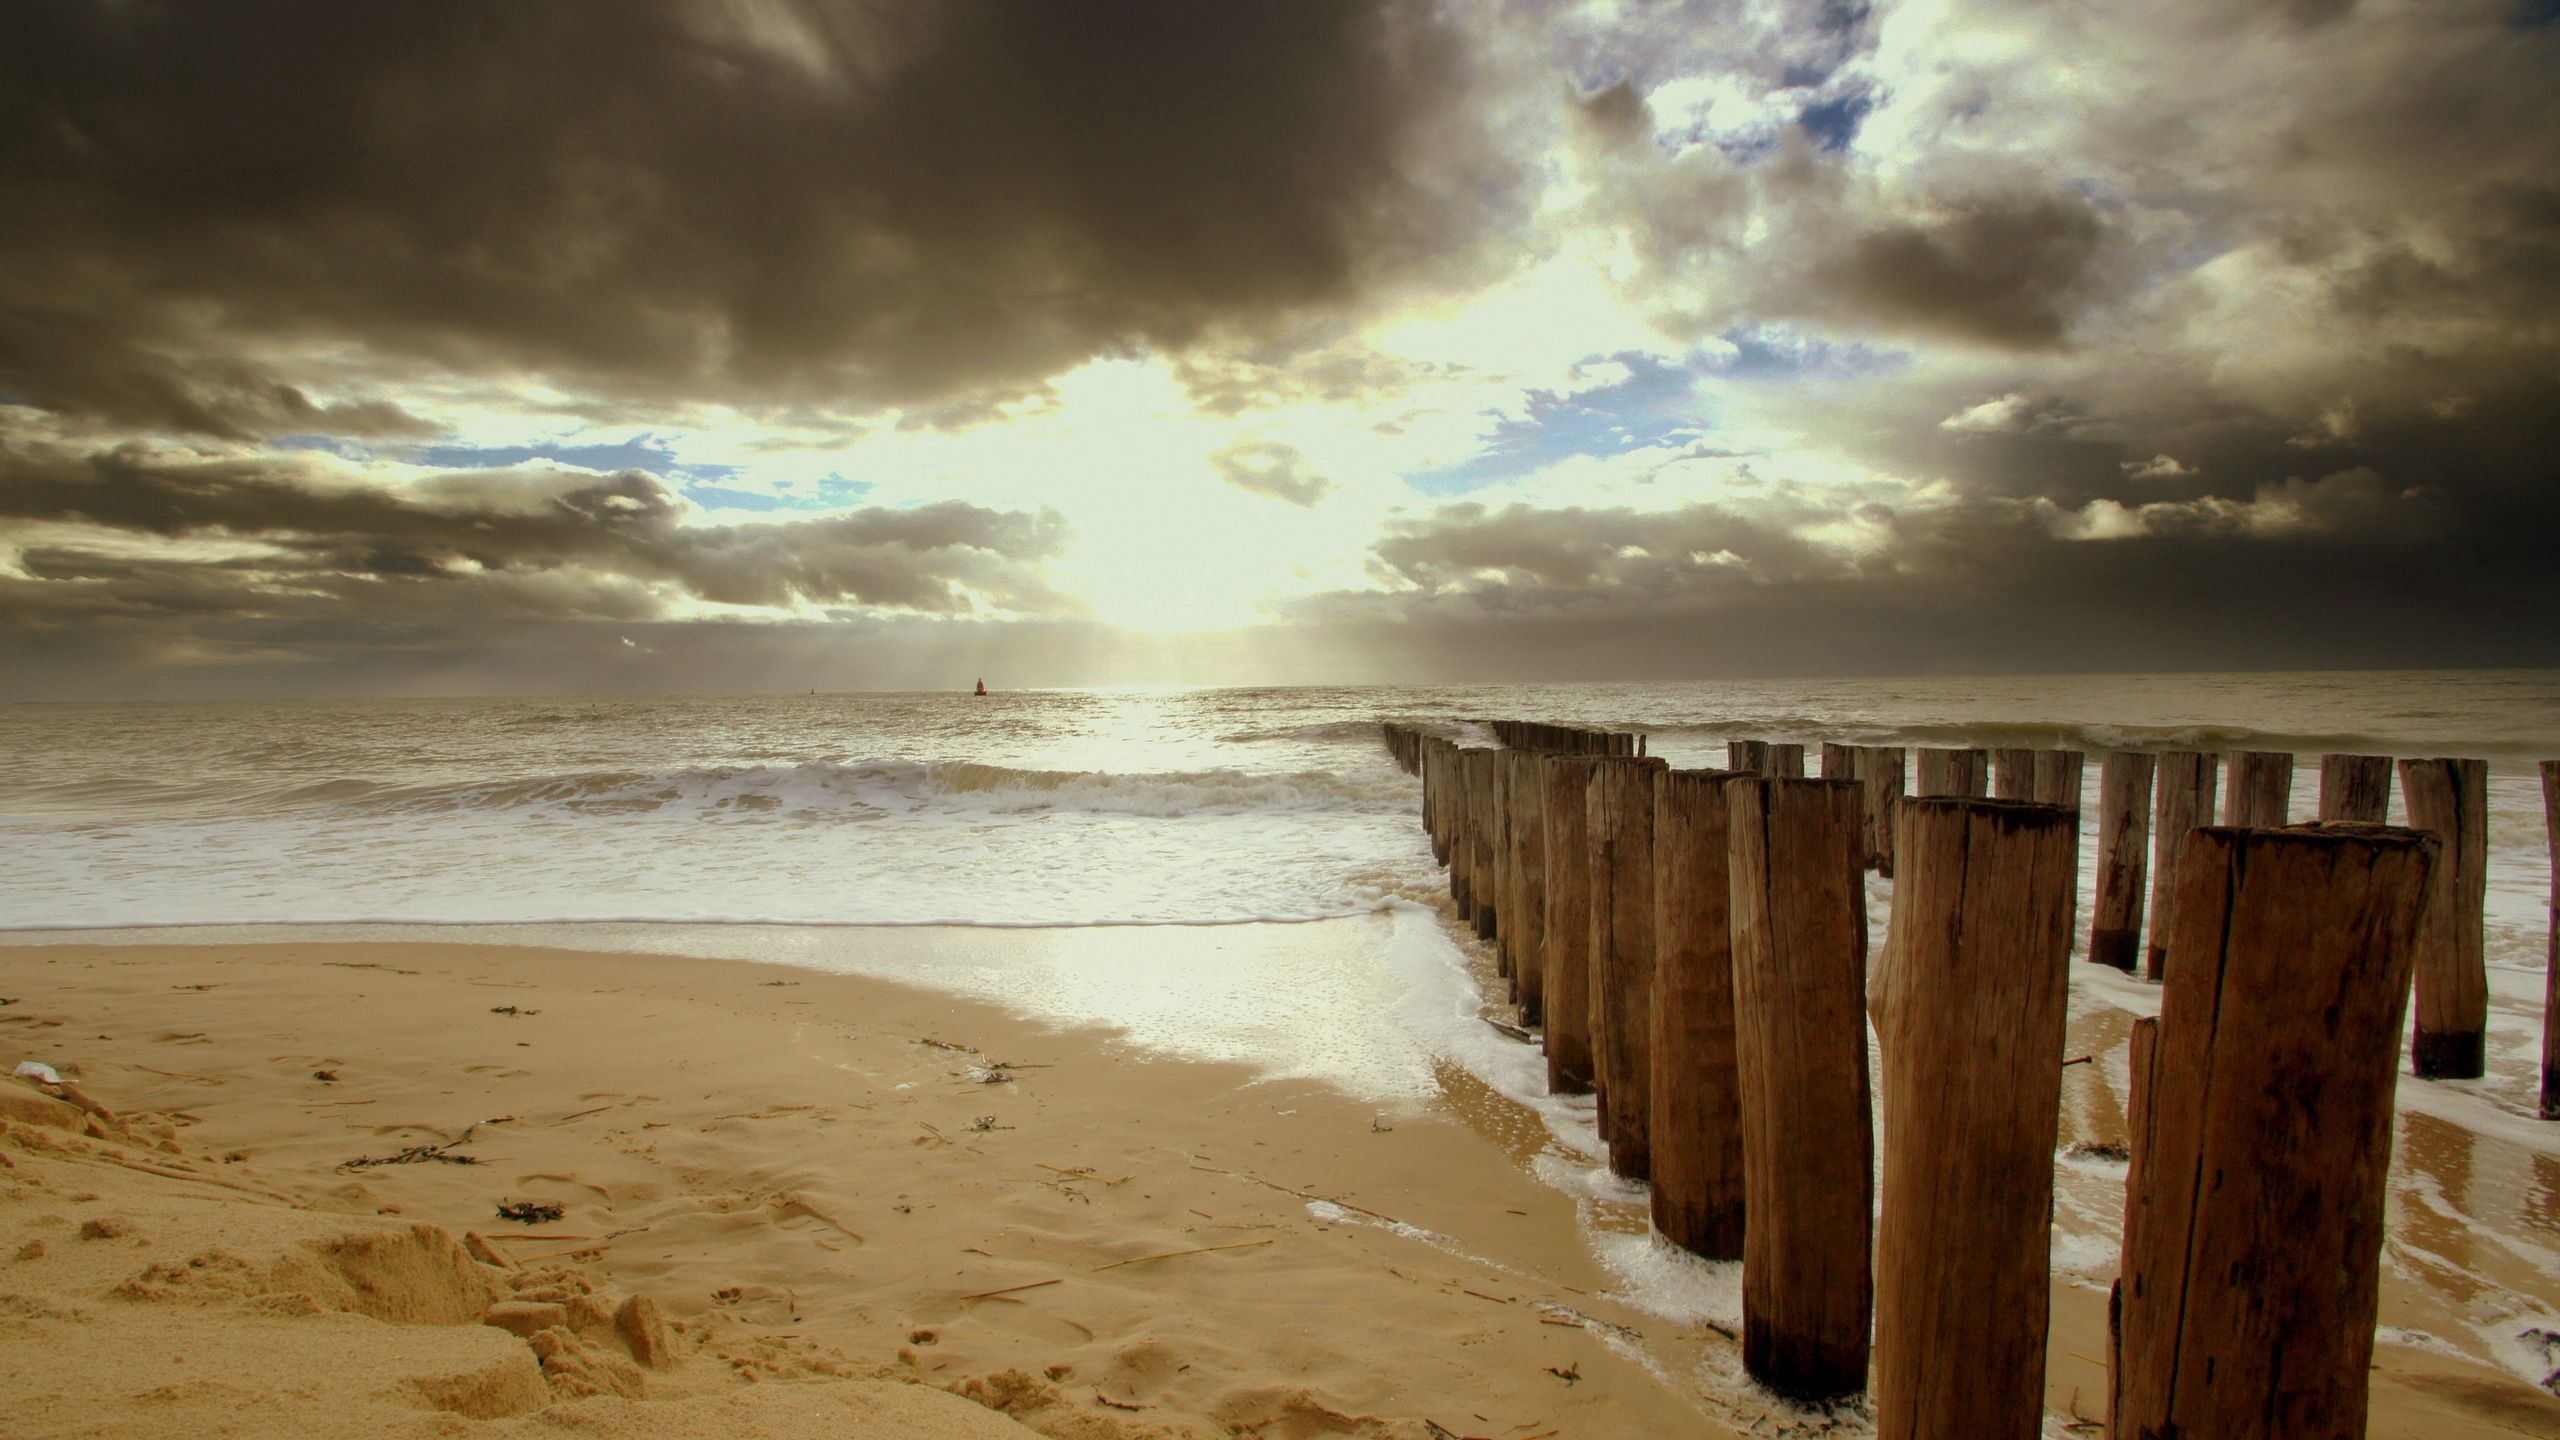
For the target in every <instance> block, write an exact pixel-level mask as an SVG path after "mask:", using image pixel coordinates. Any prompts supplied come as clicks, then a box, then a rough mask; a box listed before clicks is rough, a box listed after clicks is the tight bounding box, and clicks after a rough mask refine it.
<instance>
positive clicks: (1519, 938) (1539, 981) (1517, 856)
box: [1502, 750, 1547, 1025]
mask: <svg viewBox="0 0 2560 1440" xmlns="http://www.w3.org/2000/svg"><path fill="white" fill-rule="evenodd" d="M1505 758H1506V759H1507V760H1508V761H1509V762H1510V770H1511V777H1510V780H1509V783H1508V785H1507V787H1506V788H1507V789H1508V791H1509V793H1510V796H1511V814H1510V824H1509V825H1508V826H1507V827H1505V833H1506V835H1507V836H1508V838H1509V841H1510V845H1509V850H1508V859H1509V863H1508V865H1507V867H1506V869H1505V872H1504V880H1503V891H1502V893H1503V894H1504V895H1505V896H1506V897H1508V898H1507V899H1506V900H1505V901H1504V904H1503V911H1502V942H1503V944H1504V945H1506V946H1508V947H1509V948H1510V951H1511V980H1512V988H1513V989H1514V991H1515V992H1516V993H1517V994H1518V995H1519V997H1520V1023H1521V1024H1523V1025H1536V1024H1539V1023H1541V1021H1542V1019H1543V1017H1544V1015H1545V1005H1546V993H1547V986H1546V936H1545V933H1544V932H1545V920H1546V906H1545V903H1544V900H1545V896H1544V894H1543V890H1544V886H1545V881H1546V855H1547V793H1546V786H1545V784H1544V775H1543V773H1542V772H1541V771H1540V769H1539V766H1541V765H1543V764H1544V763H1545V762H1544V761H1542V760H1540V759H1539V758H1538V756H1537V755H1536V754H1535V753H1533V752H1531V751H1527V750H1515V751H1509V752H1506V754H1505Z"/></svg>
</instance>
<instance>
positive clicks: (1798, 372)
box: [1691, 325, 1911, 382]
mask: <svg viewBox="0 0 2560 1440" xmlns="http://www.w3.org/2000/svg"><path fill="white" fill-rule="evenodd" d="M1716 338H1717V339H1719V340H1722V341H1723V342H1725V344H1726V346H1728V347H1730V348H1729V349H1725V350H1720V351H1706V352H1701V353H1700V354H1699V355H1698V356H1697V357H1696V358H1695V359H1694V360H1693V361H1692V362H1691V365H1692V368H1693V369H1694V370H1695V371H1696V372H1697V373H1699V374H1701V375H1711V376H1715V377H1717V378H1719V379H1725V380H1746V381H1757V382H1784V381H1815V380H1855V379H1862V378H1864V377H1867V376H1871V375H1883V374H1889V373H1891V372H1893V371H1896V370H1900V369H1902V368H1904V367H1905V366H1907V365H1909V364H1910V363H1911V352H1910V351H1908V350H1893V349H1880V348H1878V347H1876V346H1872V345H1858V344H1842V343H1840V342H1838V341H1833V340H1825V339H1823V338H1822V337H1821V336H1819V335H1810V334H1806V333H1804V332H1802V331H1799V330H1795V329H1791V328H1789V327H1787V326H1783V325H1736V326H1732V327H1730V328H1728V329H1726V330H1724V331H1723V332H1722V333H1720V334H1718V335H1717V336H1716Z"/></svg>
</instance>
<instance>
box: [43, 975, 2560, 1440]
mask: <svg viewBox="0 0 2560 1440" xmlns="http://www.w3.org/2000/svg"><path fill="white" fill-rule="evenodd" d="M1277 929H1278V927H1244V928H1241V929H1235V930H1229V931H1226V932H1222V938H1223V940H1224V941H1225V943H1229V944H1246V945H1250V944H1252V943H1255V937H1256V936H1260V935H1267V934H1271V933H1273V932H1274V931H1276V930H1277ZM877 939H878V943H879V944H880V945H882V946H885V947H892V948H894V947H897V946H900V945H918V944H925V943H936V942H935V937H932V936H930V935H928V934H927V933H926V932H917V931H881V932H877ZM939 943H949V942H948V937H947V936H944V937H941V938H940V941H939ZM1016 943H1019V941H1018V940H1017V942H1016ZM1274 943H1278V942H1277V941H1275V942H1274ZM5 973H6V974H7V975H8V977H9V979H8V981H7V985H6V990H5V993H0V998H5V999H7V1000H8V1001H9V1002H10V1003H8V1004H7V1005H5V1006H0V1036H5V1037H6V1043H7V1049H8V1053H9V1058H10V1059H11V1060H12V1061H13V1062H14V1061H15V1060H16V1059H20V1058H24V1059H34V1060H39V1061H44V1062H47V1063H50V1064H53V1065H55V1066H57V1067H58V1068H59V1069H60V1070H61V1071H62V1072H63V1074H64V1076H65V1078H66V1079H68V1080H70V1081H71V1082H72V1083H73V1084H74V1085H75V1086H76V1087H77V1088H78V1090H79V1091H80V1093H81V1094H83V1095H85V1096H87V1097H89V1098H90V1099H92V1100H93V1101H94V1102H96V1104H97V1105H99V1106H100V1107H102V1108H104V1109H105V1110H107V1111H108V1112H110V1115H111V1117H112V1118H99V1117H95V1116H92V1115H89V1114H85V1113H83V1112H81V1111H79V1110H77V1109H74V1108H71V1107H70V1106H68V1105H64V1104H60V1103H58V1102H55V1101H52V1100H49V1099H46V1098H45V1097H43V1096H42V1095H40V1094H39V1093H38V1091H37V1089H36V1087H34V1086H33V1085H31V1084H29V1083H28V1082H25V1081H13V1082H10V1084H9V1086H8V1087H7V1090H6V1098H7V1106H8V1108H7V1110H6V1112H5V1114H6V1118H7V1129H6V1130H5V1132H0V1158H5V1160H6V1161H7V1171H6V1175H5V1192H0V1193H5V1197H6V1198H5V1203H0V1256H7V1257H9V1258H8V1259H6V1260H5V1261H0V1266H5V1271H0V1274H5V1278H0V1307H5V1308H6V1310H7V1312H8V1313H9V1314H10V1315H11V1316H12V1319H13V1322H14V1323H12V1324H11V1325H10V1326H9V1327H8V1329H7V1331H6V1333H5V1336H0V1354H4V1355H5V1357H6V1362H7V1363H6V1364H5V1365H4V1366H0V1372H5V1374H6V1376H7V1377H8V1378H7V1379H6V1380H5V1382H0V1385H4V1386H5V1388H4V1389H0V1433H5V1434H10V1435H29V1436H34V1435H47V1436H74V1435H79V1436H113V1435H135V1434H145V1433H157V1434H168V1433H185V1434H201V1435H240V1436H255V1435H297V1434H319V1433H331V1434H352V1433H365V1434H384V1435H412V1434H415V1435H469V1434H477V1433H488V1434H493V1435H503V1434H551V1433H586V1434H642V1433H647V1434H666V1435H697V1434H699V1435H710V1434H715V1433H717V1434H727V1435H774V1436H793V1435H817V1434H828V1435H846V1434H854V1435H860V1434H878V1435H891V1434H895V1435H953V1436H963V1435H971V1436H974V1435H995V1434H1002V1433H1017V1434H1018V1433H1021V1432H1020V1430H1019V1429H1017V1428H1015V1427H1017V1426H1028V1427H1030V1428H1031V1429H1033V1430H1037V1431H1039V1432H1042V1433H1045V1434H1049V1435H1055V1436H1070V1437H1083V1436H1093V1437H1123V1436H1126V1437H1137V1436H1192V1435H1198V1436H1210V1435H1254V1436H1273V1437H1281V1436H1287V1437H1301V1436H1317V1435H1335V1434H1344V1435H1374V1436H1399V1437H1402V1436H1413V1437H1427V1436H1438V1435H1443V1434H1447V1435H1462V1436H1486V1437H1497V1440H1528V1437H1533V1436H1545V1435H1573V1436H1582V1435H1593V1436H1619V1435H1625V1436H1633V1435H1651V1434H1664V1433H1676V1434H1687V1435H1699V1436H1718V1435H1727V1434H1787V1433H1806V1434H1811V1433H1826V1432H1832V1431H1841V1432H1848V1433H1855V1432H1857V1431H1860V1430H1863V1429H1865V1428H1867V1426H1866V1423H1865V1421H1864V1419H1863V1417H1862V1416H1860V1415H1859V1414H1857V1413H1856V1412H1855V1411H1846V1412H1842V1413H1840V1414H1838V1415H1828V1416H1826V1415H1818V1414H1811V1413H1807V1412H1799V1411H1791V1410H1788V1409H1786V1408H1785V1407H1782V1406H1779V1405H1777V1404H1775V1402H1773V1401H1771V1400H1769V1399H1768V1398H1767V1397H1765V1396H1759V1395H1756V1394H1755V1393H1754V1392H1752V1391H1750V1390H1749V1388H1748V1387H1747V1386H1745V1385H1744V1384H1743V1383H1742V1382H1741V1381H1740V1379H1739V1375H1738V1368H1739V1367H1738V1364H1737V1362H1736V1359H1735V1346H1734V1343H1733V1339H1732V1337H1731V1335H1730V1334H1729V1333H1727V1327H1724V1326H1721V1325H1719V1324H1717V1323H1715V1322H1712V1321H1707V1322H1701V1323H1695V1324H1680V1323H1675V1322H1672V1321H1667V1320H1665V1319H1663V1318H1662V1317H1661V1316H1660V1315H1659V1314H1655V1313H1648V1312H1647V1311H1645V1310H1642V1309H1639V1308H1636V1307H1635V1306H1633V1305H1631V1304H1628V1303H1625V1299H1624V1297H1623V1295H1622V1294H1620V1293H1617V1292H1621V1291H1622V1290H1623V1288H1624V1287H1623V1286H1622V1284H1621V1283H1620V1280H1619V1277H1617V1276H1615V1275H1613V1274H1612V1273H1611V1272H1610V1271H1609V1270H1608V1269H1606V1268H1604V1267H1603V1266H1602V1265H1600V1264H1599V1263H1597V1261H1596V1260H1595V1258H1594V1255H1593V1253H1592V1247H1591V1245H1590V1243H1589V1241H1588V1239H1587V1238H1586V1234H1585V1231H1584V1229H1583V1227H1582V1224H1581V1222H1580V1220H1578V1218H1577V1212H1576V1203H1575V1202H1574V1201H1573V1200H1572V1199H1571V1198H1570V1197H1569V1195H1568V1194H1567V1192H1566V1191H1565V1190H1563V1189H1560V1188H1557V1187H1555V1186H1553V1185H1550V1184H1548V1183H1545V1182H1543V1181H1542V1180H1541V1179H1540V1178H1539V1174H1538V1167H1537V1165H1536V1164H1535V1163H1533V1162H1535V1161H1536V1158H1537V1157H1538V1156H1540V1155H1541V1154H1542V1153H1548V1152H1549V1151H1550V1149H1551V1145H1550V1137H1549V1136H1548V1135H1547V1133H1546V1131H1545V1128H1544V1126H1543V1124H1542V1122H1541V1121H1540V1120H1539V1118H1538V1117H1537V1116H1535V1115H1534V1114H1532V1113H1531V1112H1529V1111H1527V1110H1525V1109H1523V1108H1521V1107H1519V1106H1517V1105H1515V1104H1513V1103H1512V1102H1510V1101H1508V1100H1506V1099H1504V1098H1502V1097H1501V1096H1499V1095H1497V1094H1495V1093H1493V1092H1492V1091H1491V1090H1489V1089H1487V1088H1486V1087H1485V1086H1484V1085H1483V1084H1482V1083H1481V1082H1479V1081H1477V1080H1475V1079H1474V1078H1473V1077H1472V1076H1470V1075H1468V1074H1467V1073H1466V1072H1464V1071H1461V1070H1458V1069H1457V1068H1456V1067H1454V1066H1452V1067H1449V1068H1448V1069H1447V1071H1446V1072H1445V1073H1444V1074H1443V1075H1442V1076H1441V1077H1440V1078H1441V1089H1440V1093H1439V1094H1438V1095H1437V1096H1436V1097H1434V1098H1432V1099H1430V1100H1428V1101H1425V1102H1420V1103H1415V1104H1407V1105H1400V1106H1396V1107H1392V1108H1389V1109H1385V1110H1381V1109H1379V1108H1377V1107H1375V1106H1373V1105H1371V1104H1368V1103H1363V1102H1361V1101H1358V1100H1355V1099H1353V1098H1351V1097H1349V1096H1348V1095H1346V1094H1344V1093H1342V1092H1340V1091H1338V1090H1335V1089H1332V1088H1330V1087H1327V1086H1324V1085H1320V1084H1315V1083H1310V1082H1304V1081H1266V1080H1258V1079H1257V1078H1256V1074H1255V1072H1253V1071H1250V1070H1248V1069H1246V1068H1244V1067H1241V1066H1225V1065H1210V1064H1201V1063H1196V1062H1188V1061H1179V1060H1173V1059H1168V1058H1163V1057H1162V1056H1160V1055H1159V1054H1156V1053H1154V1052H1151V1051H1149V1050H1147V1049H1144V1048H1141V1047H1140V1046H1138V1045H1136V1044H1134V1043H1132V1042H1130V1041H1128V1040H1127V1039H1125V1038H1122V1037H1118V1036H1115V1035H1114V1034H1111V1033H1109V1032H1104V1031H1100V1030H1094V1029H1061V1028H1056V1027H1052V1026H1044V1025H1041V1024H1036V1023H1033V1022H1030V1021H1027V1020H1024V1019H1020V1018H1017V1017H1014V1016H1011V1015H1008V1014H1006V1013H1005V1012H1003V1011H1001V1010H999V1009H996V1008H994V1007H992V1006H989V1005H986V1004H982V1003H979V1002H975V1001H970V1000H965V999H958V998H953V997H951V996H948V995H944V994H938V993H934V992H929V991H925V990H921V989H913V988H908V987H905V986H901V985H898V984H895V983H890V982H885V981H881V980H877V979H872V978H864V977H847V976H833V975H826V974H820V973H815V972H812V971H809V970H804V969H798V968H784V967H775V966H766V965H758V964H750V963H743V962H730V961H703V960H697V959H683V958H668V957H652V956H638V955H611V954H581V953H574V952H569V951H559V950H546V949H514V948H499V947H492V946H486V945H474V944H445V945H412V944H397V945H392V944H337V943H330V944H299V945H255V946H177V945H156V944H154V945H133V946H41V947H19V948H13V949H11V950H10V951H8V952H7V964H6V966H5ZM2082 1108H2084V1109H2085V1108H2086V1107H2085V1106H2084V1107H2082ZM2070 1109H2071V1107H2068V1106H2067V1107H2066V1114H2067V1115H2068V1114H2069V1113H2070ZM2074 1123H2086V1122H2075V1121H2072V1120H2070V1119H2066V1125H2067V1126H2068V1125H2071V1124H2074ZM420 1147H429V1148H431V1149H433V1150H434V1151H435V1152H436V1153H434V1154H432V1155H425V1156H419V1155H418V1154H417V1152H418V1150H419V1148H420ZM404 1153H408V1154H410V1155H412V1156H415V1157H416V1158H413V1159H411V1160H409V1161H407V1162H405V1163H374V1164H358V1163H357V1162H361V1161H377V1162H380V1161H386V1160H396V1159H397V1157H400V1156H402V1155H403V1154H404ZM465 1156H467V1157H469V1158H470V1160H471V1161H472V1163H469V1164H462V1163H452V1162H454V1161H456V1160H459V1159H460V1158H461V1157H465ZM2067 1188H2068V1187H2066V1189H2067ZM528 1202H529V1203H533V1204H536V1205H545V1206H556V1207H558V1209H559V1212H560V1213H559V1215H558V1217H557V1219H555V1220H548V1221H544V1222H541V1223H535V1224H531V1225H526V1224H519V1223H514V1222H510V1221H508V1220H505V1219H501V1218H499V1214H498V1210H499V1207H500V1206H501V1205H513V1204H523V1203H528ZM2067 1225H2068V1220H2067V1217H2066V1227H2067ZM1716 1268H1717V1267H1703V1266H1700V1267H1692V1269H1693V1270H1695V1271H1696V1272H1698V1278H1700V1279H1701V1280H1702V1282H1703V1283H1709V1284H1712V1283H1714V1282H1715V1278H1716V1277H1715V1275H1714V1274H1713V1272H1714V1270H1715V1269H1716ZM1728 1278H1729V1277H1728ZM2406 1288H2407V1287H2405V1286H2404V1285H2401V1284H2399V1283H2398V1282H2386V1297H2385V1318H2386V1321H2389V1320H2390V1319H2391V1318H2392V1309H2393V1302H2394V1299H2395V1297H2397V1296H2399V1293H2400V1292H2401V1291H2403V1290H2405V1289H2406ZM2055 1302H2056V1303H2055V1329H2054V1336H2053V1342H2052V1347H2051V1362H2050V1368H2049V1376H2048V1405H2049V1407H2050V1408H2051V1410H2052V1411H2053V1412H2054V1418H2053V1421H2052V1422H2051V1424H2049V1427H2048V1428H2049V1429H2057V1427H2058V1433H2077V1434H2087V1433H2094V1432H2093V1431H2092V1430H2089V1429H2084V1428H2078V1426H2077V1423H2076V1421H2075V1419H2074V1417H2075V1416H2076V1417H2097V1416H2100V1415H2102V1414H2103V1410H2104V1393H2103V1383H2104V1382H2103V1377H2102V1372H2101V1371H2100V1370H2099V1369H2098V1368H2097V1367H2096V1365H2095V1364H2094V1363H2093V1362H2092V1361H2091V1359H2090V1357H2094V1356H2098V1355H2101V1354H2103V1353H2104V1349H2103V1345H2104V1340H2103V1336H2104V1323H2105V1322H2104V1314H2105V1301H2104V1295H2103V1290H2102V1288H2100V1287H2099V1286H2097V1285H2094V1284H2092V1283H2089V1282H2086V1281H2085V1280H2075V1279H2073V1278H2071V1277H2069V1276H2067V1275H2066V1276H2060V1277H2058V1278H2057V1281H2056V1286H2055ZM2373 1393H2374V1427H2373V1433H2374V1434H2376V1435H2394V1436H2454V1437H2469V1436H2481V1437H2487V1436H2507V1435H2536V1434H2541V1435H2547V1434H2555V1433H2560V1400H2548V1399H2545V1398H2543V1397H2540V1396H2538V1395H2536V1394H2535V1393H2534V1392H2533V1391H2532V1390H2531V1389H2530V1388H2529V1387H2526V1386H2523V1385H2521V1384H2519V1383H2518V1382H2517V1381H2516V1380H2515V1379H2514V1378H2513V1377H2512V1376H2509V1375H2506V1374H2502V1373H2499V1372H2497V1371H2494V1370H2491V1369H2488V1368H2487V1367H2484V1366H2482V1365H2479V1364H2477V1363H2475V1362H2473V1361H2471V1360H2468V1359H2464V1358H2460V1357H2457V1356H2454V1355H2452V1354H2449V1353H2443V1350H2442V1348H2441V1347H2412V1346H2409V1345H2403V1344H2393V1343H2386V1344H2385V1345H2384V1346H2383V1348H2382V1350H2381V1353H2380V1359H2379V1363H2378V1365H2377V1368H2376V1371H2375V1375H2374V1387H2373ZM972 1402H974V1403H972Z"/></svg>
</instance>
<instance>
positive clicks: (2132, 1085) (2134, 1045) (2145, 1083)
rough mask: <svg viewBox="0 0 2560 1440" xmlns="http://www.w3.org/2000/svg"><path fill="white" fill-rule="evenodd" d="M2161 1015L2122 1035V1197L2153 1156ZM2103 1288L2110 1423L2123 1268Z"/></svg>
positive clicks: (2136, 1189) (2119, 1389) (2115, 1408)
mask: <svg viewBox="0 0 2560 1440" xmlns="http://www.w3.org/2000/svg"><path fill="white" fill-rule="evenodd" d="M2159 1059H2160V1017H2159V1016H2157V1015H2145V1016H2143V1017H2141V1018H2140V1019H2138V1020H2136V1021H2134V1022H2133V1029H2132V1031H2131V1032H2130V1033H2129V1034H2127V1035H2126V1036H2125V1071H2126V1074H2125V1086H2124V1133H2125V1148H2126V1150H2127V1151H2128V1152H2129V1153H2130V1157H2131V1158H2130V1161H2129V1163H2127V1165H2126V1166H2125V1172H2124V1190H2125V1194H2127V1195H2128V1196H2130V1195H2138V1194H2141V1193H2142V1187H2143V1172H2142V1157H2143V1156H2145V1155H2147V1154H2149V1153H2151V1095H2152V1087H2153V1086H2155V1085H2156V1084H2158V1083H2159V1082H2158V1079H2157V1076H2158V1066H2159ZM2118 1261H2119V1263H2118V1264H2117V1267H2116V1269H2117V1271H2118V1274H2117V1276H2116V1278H2115V1279H2114V1280H2113V1281H2111V1282H2109V1283H2108V1285H2107V1420H2108V1423H2110V1424H2113V1423H2114V1420H2115V1417H2116V1416H2117V1415H2119V1414H2121V1413H2123V1410H2124V1374H2125V1364H2124V1276H2123V1273H2122V1272H2123V1269H2124V1266H2123V1264H2122V1263H2121V1261H2122V1257H2121V1256H2119V1257H2118Z"/></svg>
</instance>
